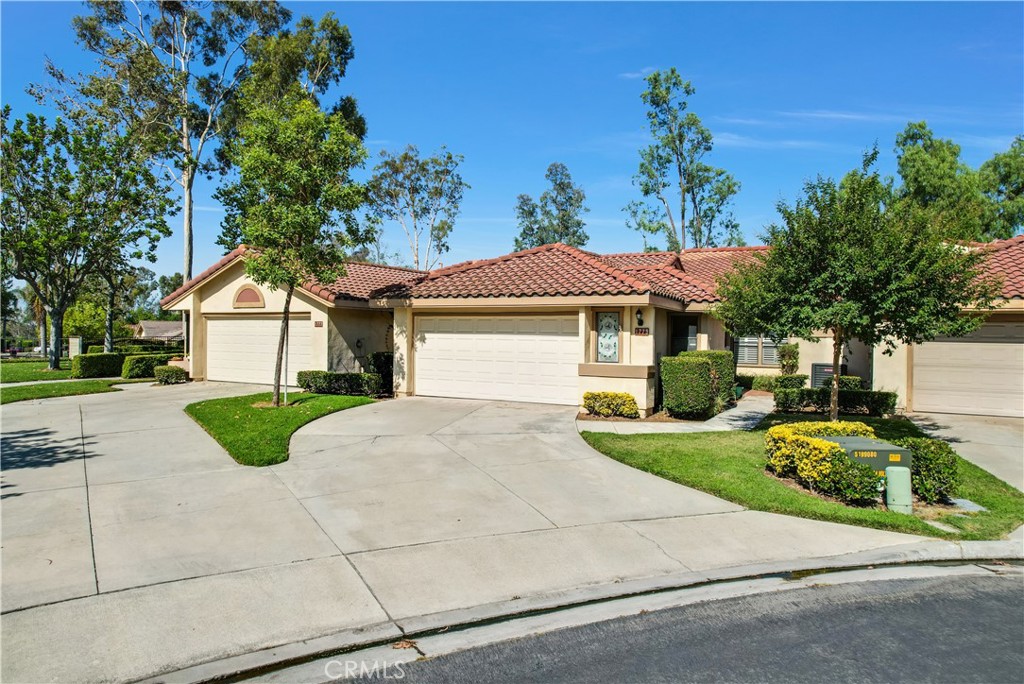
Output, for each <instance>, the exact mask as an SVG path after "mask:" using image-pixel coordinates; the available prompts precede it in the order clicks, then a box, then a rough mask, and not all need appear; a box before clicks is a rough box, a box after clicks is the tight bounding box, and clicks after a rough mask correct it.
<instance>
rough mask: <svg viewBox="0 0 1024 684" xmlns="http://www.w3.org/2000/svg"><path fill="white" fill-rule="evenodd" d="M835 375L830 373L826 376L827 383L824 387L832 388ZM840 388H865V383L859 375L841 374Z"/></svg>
mask: <svg viewBox="0 0 1024 684" xmlns="http://www.w3.org/2000/svg"><path fill="white" fill-rule="evenodd" d="M833 379H834V376H832V375H830V376H828V377H827V378H825V384H824V385H822V387H828V388H829V389H832V380H833ZM839 389H840V390H859V389H864V383H863V381H862V380H861V378H860V376H859V375H840V376H839Z"/></svg>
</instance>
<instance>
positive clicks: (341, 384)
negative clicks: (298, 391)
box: [296, 370, 383, 397]
mask: <svg viewBox="0 0 1024 684" xmlns="http://www.w3.org/2000/svg"><path fill="white" fill-rule="evenodd" d="M296 379H297V381H298V383H299V387H301V388H302V389H304V390H306V391H307V392H312V393H314V394H346V395H353V396H367V397H376V396H380V394H381V388H382V384H383V383H382V381H381V377H380V376H379V375H377V374H376V373H334V372H331V371H316V370H313V371H299V372H298V374H297V378H296Z"/></svg>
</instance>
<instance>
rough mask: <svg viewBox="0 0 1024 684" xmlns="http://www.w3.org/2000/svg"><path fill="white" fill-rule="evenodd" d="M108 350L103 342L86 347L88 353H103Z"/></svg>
mask: <svg viewBox="0 0 1024 684" xmlns="http://www.w3.org/2000/svg"><path fill="white" fill-rule="evenodd" d="M106 350H107V348H106V347H104V346H103V345H102V344H90V345H89V346H88V347H86V348H85V353H86V354H103V353H105V352H106Z"/></svg>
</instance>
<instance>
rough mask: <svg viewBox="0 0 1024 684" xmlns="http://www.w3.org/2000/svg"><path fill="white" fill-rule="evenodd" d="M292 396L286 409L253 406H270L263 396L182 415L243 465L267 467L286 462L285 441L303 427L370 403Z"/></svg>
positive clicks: (199, 406) (214, 402) (211, 403)
mask: <svg viewBox="0 0 1024 684" xmlns="http://www.w3.org/2000/svg"><path fill="white" fill-rule="evenodd" d="M292 396H293V397H294V398H293V399H292V401H291V402H289V404H288V406H282V407H281V408H276V409H275V408H272V407H269V406H268V407H260V408H256V407H255V406H253V404H258V403H269V402H270V399H271V394H270V393H269V392H266V393H263V394H249V395H246V396H243V397H228V398H227V399H210V400H208V401H199V402H196V403H195V404H189V405H188V406H186V407H185V412H186V413H187V414H188V415H190V416H192V418H193V420H195V421H196V422H197V423H199V424H200V425H201V426H202V427H203V429H204V430H206V431H207V432H208V433H210V436H211V437H213V438H214V439H215V440H217V441H218V442H220V445H221V446H222V447H224V448H225V449H227V452H228V453H229V454H231V457H232V458H234V459H235V460H236V461H238V462H239V463H241V464H242V465H251V466H268V465H274V464H275V463H281V462H282V461H287V460H288V441H289V440H290V439H291V436H292V433H294V432H295V431H296V430H298V429H299V428H300V427H302V426H303V425H305V424H306V423H309V422H311V421H314V420H316V419H317V418H320V417H321V416H326V415H327V414H329V413H334V412H335V411H343V410H345V409H348V408H352V407H354V406H362V405H363V404H371V403H373V400H372V399H370V398H368V397H348V396H339V395H336V394H306V393H300V394H295V395H292Z"/></svg>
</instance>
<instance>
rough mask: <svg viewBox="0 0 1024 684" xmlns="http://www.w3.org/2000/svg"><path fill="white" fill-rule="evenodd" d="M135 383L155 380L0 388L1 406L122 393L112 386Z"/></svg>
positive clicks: (143, 379)
mask: <svg viewBox="0 0 1024 684" xmlns="http://www.w3.org/2000/svg"><path fill="white" fill-rule="evenodd" d="M133 382H153V378H142V379H139V380H70V381H68V382H55V383H52V384H47V385H22V386H20V387H3V388H0V404H10V403H12V402H15V401H28V400H30V399H51V398H53V397H73V396H76V395H79V394H99V393H101V392H120V391H121V390H119V389H117V388H115V387H111V385H124V384H127V383H133Z"/></svg>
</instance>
